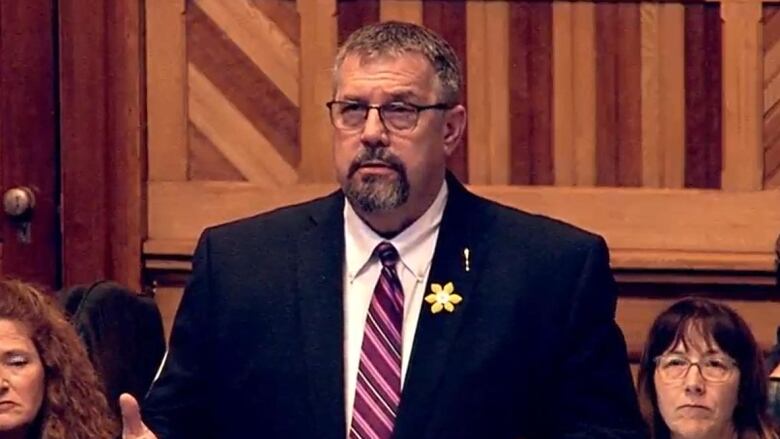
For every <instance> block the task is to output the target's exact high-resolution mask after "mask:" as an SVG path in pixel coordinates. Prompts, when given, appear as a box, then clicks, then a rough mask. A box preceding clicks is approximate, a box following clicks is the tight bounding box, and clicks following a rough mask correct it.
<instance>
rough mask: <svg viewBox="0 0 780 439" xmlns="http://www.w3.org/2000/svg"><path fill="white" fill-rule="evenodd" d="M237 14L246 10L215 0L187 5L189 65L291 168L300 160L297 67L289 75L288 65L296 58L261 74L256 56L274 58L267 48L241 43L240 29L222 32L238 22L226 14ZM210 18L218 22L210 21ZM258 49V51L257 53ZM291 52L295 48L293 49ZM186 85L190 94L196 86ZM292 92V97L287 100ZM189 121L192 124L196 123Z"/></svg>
mask: <svg viewBox="0 0 780 439" xmlns="http://www.w3.org/2000/svg"><path fill="white" fill-rule="evenodd" d="M238 3H239V2H235V3H231V2H226V3H216V4H219V5H227V4H238ZM200 5H204V6H208V8H209V9H201V6H200ZM225 9H228V8H225ZM240 12H243V13H246V11H232V10H222V9H221V8H219V7H216V6H215V4H214V0H199V1H198V2H195V3H192V4H191V5H190V6H189V9H188V12H187V55H188V59H189V64H190V66H191V67H190V68H191V69H192V68H195V69H197V71H199V72H200V73H202V74H203V75H204V77H205V78H206V79H207V80H208V81H209V82H211V83H212V84H213V85H214V87H216V89H217V91H218V94H220V95H221V96H222V99H223V100H224V101H226V103H229V104H230V105H231V106H232V107H235V109H236V110H237V114H238V115H239V117H242V118H245V119H246V120H247V122H249V123H250V124H252V125H253V127H254V129H255V130H256V131H257V134H258V135H259V136H262V137H263V138H265V139H266V142H267V143H270V144H271V145H273V148H274V149H275V150H276V152H277V154H278V155H279V156H281V157H282V158H283V159H284V161H286V162H287V163H288V164H289V165H290V166H293V167H294V166H296V165H297V164H298V161H299V160H300V150H299V148H298V145H299V138H298V129H299V126H300V121H299V112H298V108H297V102H298V80H297V76H298V75H297V71H296V72H295V75H294V76H292V77H290V75H291V72H290V69H297V59H296V60H290V63H292V61H295V62H294V65H292V66H289V65H285V66H280V67H279V68H277V69H273V73H270V74H267V73H266V72H269V71H271V70H270V69H267V68H265V66H264V65H261V64H259V63H258V60H260V59H264V58H266V57H268V58H271V59H269V60H268V61H267V62H266V64H268V65H276V60H275V59H274V58H275V57H273V56H270V55H268V54H269V53H271V51H269V50H264V49H263V48H262V47H249V46H250V45H249V43H243V46H244V47H241V46H240V45H239V43H237V42H236V39H240V38H242V37H241V36H240V35H241V34H243V32H239V31H229V32H225V31H224V30H223V29H226V28H227V29H231V28H234V27H241V26H242V24H241V23H234V22H233V21H234V20H232V19H231V18H228V17H233V16H236V15H240ZM255 16H256V17H259V16H262V14H259V13H258V14H255ZM215 18H216V19H217V20H220V21H221V23H220V22H217V21H215ZM263 25H267V23H257V24H256V25H254V26H251V27H250V30H251V29H254V28H261V27H263ZM236 34H238V36H237V35H236ZM245 38H247V39H248V37H245ZM261 42H262V41H261ZM276 45H277V44H275V43H274V42H267V43H266V44H264V45H263V47H274V46H276ZM261 50H263V51H262V52H260V51H261ZM248 52H251V53H252V55H250V54H249V53H248ZM290 52H297V50H296V51H290ZM296 55H297V53H296ZM296 58H297V56H296ZM280 78H285V79H287V81H286V82H285V83H284V84H283V85H280V82H279V79H280ZM289 82H294V84H295V85H294V86H292V85H289V84H288V83H289ZM189 85H190V95H191V96H192V94H193V93H198V90H193V89H194V88H196V85H195V83H193V81H192V78H190V82H189ZM291 95H293V96H295V98H294V99H290V96H291ZM190 99H192V97H191V98H190ZM193 122H194V121H193ZM194 123H196V125H197V122H194ZM247 146H248V145H247Z"/></svg>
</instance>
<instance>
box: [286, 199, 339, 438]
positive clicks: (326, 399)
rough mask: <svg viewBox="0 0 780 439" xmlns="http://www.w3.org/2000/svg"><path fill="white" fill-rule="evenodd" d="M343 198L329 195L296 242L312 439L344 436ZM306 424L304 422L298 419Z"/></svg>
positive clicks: (299, 299)
mask: <svg viewBox="0 0 780 439" xmlns="http://www.w3.org/2000/svg"><path fill="white" fill-rule="evenodd" d="M343 206H344V199H343V197H342V196H341V195H340V192H339V193H336V194H334V195H331V196H330V197H329V198H328V199H327V200H326V205H325V207H323V208H322V209H321V210H319V211H318V212H316V213H315V214H313V215H312V217H311V221H312V227H311V228H310V229H309V230H308V231H307V232H305V233H303V234H302V235H301V236H300V237H299V239H298V242H297V251H298V254H299V255H300V264H299V266H298V273H297V283H298V295H297V298H298V305H299V307H300V311H301V312H300V319H301V321H300V325H301V334H302V337H303V349H304V360H305V362H306V367H307V370H308V376H309V389H310V394H309V397H310V402H311V404H312V409H313V413H314V415H315V416H314V422H315V425H316V431H317V437H321V438H328V439H329V438H333V439H343V438H344V437H346V430H345V422H346V420H345V417H344V404H345V403H344V309H343V295H344V292H343V280H342V276H343V274H342V271H343V260H344V217H343ZM301 421H302V422H307V420H303V419H302V420H301Z"/></svg>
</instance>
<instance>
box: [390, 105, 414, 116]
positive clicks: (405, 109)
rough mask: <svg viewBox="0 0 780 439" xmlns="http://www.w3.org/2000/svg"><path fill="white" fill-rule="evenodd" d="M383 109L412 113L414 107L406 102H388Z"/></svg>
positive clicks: (394, 112) (395, 112) (392, 111)
mask: <svg viewBox="0 0 780 439" xmlns="http://www.w3.org/2000/svg"><path fill="white" fill-rule="evenodd" d="M385 111H386V112H389V113H393V114H408V113H414V107H411V106H409V105H406V104H390V105H388V106H386V107H385Z"/></svg>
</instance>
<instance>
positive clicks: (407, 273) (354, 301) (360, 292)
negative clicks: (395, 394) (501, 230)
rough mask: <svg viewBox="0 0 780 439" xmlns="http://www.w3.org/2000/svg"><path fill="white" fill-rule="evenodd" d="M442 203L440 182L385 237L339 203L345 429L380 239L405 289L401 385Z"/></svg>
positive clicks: (444, 192)
mask: <svg viewBox="0 0 780 439" xmlns="http://www.w3.org/2000/svg"><path fill="white" fill-rule="evenodd" d="M446 203H447V183H446V182H443V183H442V186H441V189H439V193H438V195H436V198H435V199H434V201H433V203H432V204H431V206H430V207H429V208H428V210H427V211H425V213H424V214H423V215H422V216H421V217H420V218H418V219H417V221H415V222H414V223H412V224H411V225H410V226H409V227H407V228H406V229H405V230H404V231H402V232H401V233H399V234H398V235H397V236H396V237H394V238H393V239H390V240H387V239H384V238H382V237H381V236H379V235H378V234H377V233H376V232H374V231H373V230H372V229H371V228H370V227H369V226H368V225H367V224H366V223H365V222H363V220H362V219H360V217H359V216H358V215H357V213H356V212H355V211H354V209H352V206H351V205H350V204H349V202H346V203H344V238H345V244H346V251H345V261H344V264H345V266H344V364H345V368H344V373H345V376H344V383H345V388H344V392H345V394H344V396H345V401H346V407H345V410H346V419H347V433H349V427H350V425H351V422H352V410H353V405H354V401H355V387H356V385H357V373H358V366H359V364H360V352H361V347H362V343H363V330H364V328H365V324H366V317H367V316H368V308H369V306H370V305H371V297H372V296H373V294H374V287H375V286H376V283H377V281H378V280H379V275H380V273H381V271H382V265H381V263H380V262H379V259H378V258H377V257H375V256H373V252H374V249H375V248H376V246H377V245H378V244H379V243H381V242H382V241H388V242H390V243H391V244H393V246H394V247H395V248H396V250H398V254H399V256H400V260H399V262H398V265H397V266H396V272H397V273H398V277H399V279H400V281H401V285H402V286H403V289H404V314H403V326H402V330H401V343H402V353H401V387H403V383H404V377H405V376H406V369H407V366H408V365H409V355H410V354H411V352H412V342H413V341H414V333H415V331H416V329H417V320H418V317H419V315H420V307H421V306H422V302H423V296H424V295H425V285H426V283H427V281H428V273H429V272H430V269H431V261H432V260H433V251H434V249H435V247H436V238H437V237H438V236H439V225H440V224H441V218H442V215H443V213H444V206H445V205H446Z"/></svg>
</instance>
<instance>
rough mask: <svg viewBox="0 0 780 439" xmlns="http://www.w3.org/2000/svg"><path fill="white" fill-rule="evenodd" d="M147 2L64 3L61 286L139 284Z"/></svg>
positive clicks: (83, 0)
mask: <svg viewBox="0 0 780 439" xmlns="http://www.w3.org/2000/svg"><path fill="white" fill-rule="evenodd" d="M143 16H144V15H143V2H141V1H140V0H133V1H123V2H114V1H110V0H105V1H98V2H95V1H86V0H79V1H70V2H63V3H62V4H61V5H60V8H59V22H60V28H59V29H60V82H59V84H60V115H61V116H60V124H61V146H60V151H61V158H60V163H61V172H62V176H61V178H62V180H61V188H60V189H61V197H62V200H63V201H62V205H61V225H62V234H63V255H62V258H63V267H64V270H63V284H64V285H73V284H78V283H91V282H94V281H96V280H99V279H113V280H116V281H118V282H120V283H123V284H125V285H127V286H129V287H130V288H133V289H135V290H138V289H139V288H140V284H141V252H142V249H141V245H142V241H143V239H144V238H145V237H146V236H145V235H146V230H145V229H146V227H145V226H146V221H145V220H146V209H145V207H146V206H145V200H146V198H145V189H146V187H145V185H144V184H143V182H144V181H145V173H144V170H145V166H144V164H145V163H146V157H145V155H144V151H145V148H144V147H143V142H144V140H145V137H144V131H143V125H144V121H145V120H146V119H147V116H146V113H145V108H146V105H145V101H144V96H145V95H144V90H145V89H146V84H145V80H144V78H145V76H144V74H143V73H144V72H143V65H144V64H143V35H144V32H143Z"/></svg>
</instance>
